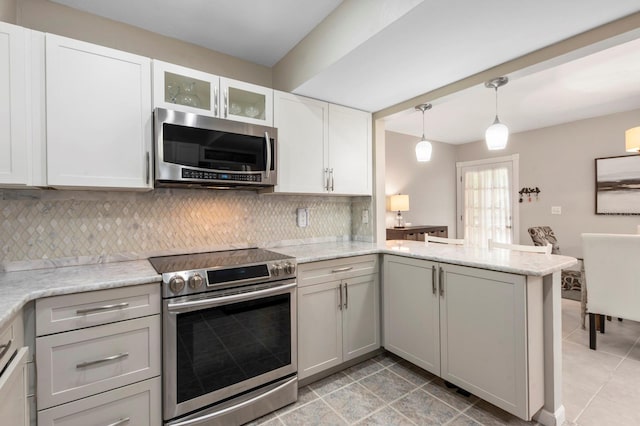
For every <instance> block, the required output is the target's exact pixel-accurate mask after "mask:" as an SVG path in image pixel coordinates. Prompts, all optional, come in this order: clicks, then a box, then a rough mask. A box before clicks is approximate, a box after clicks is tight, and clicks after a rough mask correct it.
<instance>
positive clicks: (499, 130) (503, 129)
mask: <svg viewBox="0 0 640 426" xmlns="http://www.w3.org/2000/svg"><path fill="white" fill-rule="evenodd" d="M508 82H509V78H508V77H498V78H494V79H492V80H489V81H487V82H486V83H484V86H485V87H487V88H489V89H495V91H496V119H495V120H494V122H493V124H492V125H491V126H489V128H487V131H486V132H485V133H484V139H485V141H486V143H487V148H489V149H490V150H495V149H504V148H505V147H506V146H507V141H508V140H509V128H508V127H507V126H505V125H504V124H502V123H501V122H500V120H499V119H498V87H500V86H504V85H505V84H507V83H508Z"/></svg>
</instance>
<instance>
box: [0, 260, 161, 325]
mask: <svg viewBox="0 0 640 426" xmlns="http://www.w3.org/2000/svg"><path fill="white" fill-rule="evenodd" d="M160 281H161V277H160V275H159V274H158V273H157V272H156V271H155V269H153V266H151V264H150V263H149V262H148V261H147V260H135V261H129V262H115V263H102V264H95V265H84V266H68V267H64V268H48V269H35V270H31V271H18V272H2V273H0V329H2V328H3V327H4V326H5V325H6V324H7V323H8V321H10V320H11V319H13V316H14V315H15V314H16V313H18V312H20V310H21V309H22V307H23V306H24V305H25V304H26V303H27V302H29V301H30V300H34V299H38V298H41V297H47V296H57V295H61V294H70V293H78V292H83V291H93V290H103V289H107V288H115V287H126V286H130V285H140V284H149V283H154V282H158V283H159V282H160Z"/></svg>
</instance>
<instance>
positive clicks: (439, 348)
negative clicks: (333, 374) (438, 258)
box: [383, 255, 544, 419]
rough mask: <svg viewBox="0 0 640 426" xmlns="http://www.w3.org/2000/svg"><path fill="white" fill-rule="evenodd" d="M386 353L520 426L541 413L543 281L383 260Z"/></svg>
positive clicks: (398, 258) (389, 258) (405, 260)
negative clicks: (513, 418) (483, 402)
mask: <svg viewBox="0 0 640 426" xmlns="http://www.w3.org/2000/svg"><path fill="white" fill-rule="evenodd" d="M383 291H384V347H385V348H386V349H387V350H389V351H390V352H393V353H395V354H397V355H399V356H401V357H403V358H405V359H407V360H409V361H411V362H412V363H414V364H416V365H418V366H420V367H422V368H424V369H426V370H428V371H430V372H432V373H434V374H436V375H438V376H440V377H442V378H443V379H445V380H447V381H449V382H451V383H454V384H456V385H458V386H460V387H461V388H463V389H465V390H467V391H469V392H471V393H473V394H475V395H477V396H478V397H480V398H482V399H484V400H486V401H488V402H490V403H492V404H494V405H496V406H498V407H500V408H502V409H504V410H505V411H508V412H510V413H512V414H514V415H516V416H518V417H521V418H523V419H530V418H531V416H532V415H533V414H535V413H536V412H537V411H538V410H539V409H540V408H541V407H542V405H543V402H544V401H543V394H544V388H543V387H544V385H543V342H542V280H541V279H540V280H533V279H532V280H529V282H528V277H526V276H524V275H517V274H508V273H503V272H496V271H489V270H485V269H477V268H470V267H465V266H457V265H450V264H442V263H435V262H430V261H426V260H419V259H411V258H404V257H401V256H393V255H385V257H384V284H383Z"/></svg>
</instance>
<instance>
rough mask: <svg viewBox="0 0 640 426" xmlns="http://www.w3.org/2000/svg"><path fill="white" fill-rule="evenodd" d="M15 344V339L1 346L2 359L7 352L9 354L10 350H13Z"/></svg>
mask: <svg viewBox="0 0 640 426" xmlns="http://www.w3.org/2000/svg"><path fill="white" fill-rule="evenodd" d="M12 343H13V339H9V341H8V342H7V343H5V344H4V345H0V358H2V357H3V356H4V354H6V353H7V352H9V348H11V344H12Z"/></svg>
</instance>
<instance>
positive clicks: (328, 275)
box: [298, 254, 378, 287]
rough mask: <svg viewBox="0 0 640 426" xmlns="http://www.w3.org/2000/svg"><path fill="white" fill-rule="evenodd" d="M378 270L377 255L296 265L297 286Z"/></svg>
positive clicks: (371, 272) (373, 272)
mask: <svg viewBox="0 0 640 426" xmlns="http://www.w3.org/2000/svg"><path fill="white" fill-rule="evenodd" d="M377 272H378V255H375V254H370V255H364V256H353V257H345V258H341V259H335V260H324V261H320V262H311V263H303V264H300V265H299V266H298V287H304V286H307V285H313V284H319V283H323V282H327V281H332V280H341V279H345V278H350V277H357V276H360V275H367V274H375V273H377Z"/></svg>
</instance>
